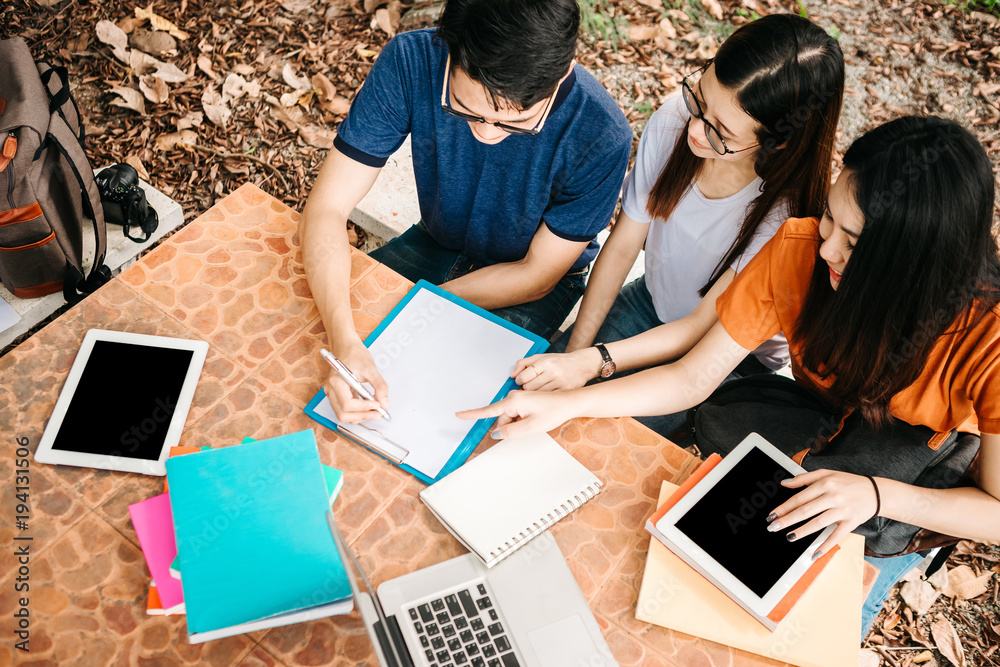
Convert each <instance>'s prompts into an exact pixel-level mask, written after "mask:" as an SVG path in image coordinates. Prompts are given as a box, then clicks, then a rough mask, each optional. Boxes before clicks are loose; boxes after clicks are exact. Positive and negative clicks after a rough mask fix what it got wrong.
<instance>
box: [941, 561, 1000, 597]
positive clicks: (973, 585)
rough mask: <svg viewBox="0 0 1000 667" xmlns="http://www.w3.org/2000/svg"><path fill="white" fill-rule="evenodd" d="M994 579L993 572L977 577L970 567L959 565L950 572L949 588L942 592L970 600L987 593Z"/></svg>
mask: <svg viewBox="0 0 1000 667" xmlns="http://www.w3.org/2000/svg"><path fill="white" fill-rule="evenodd" d="M992 577H993V573H992V572H986V573H985V574H982V575H979V576H978V577H977V576H976V571H975V570H973V569H972V568H971V567H969V566H968V565H959V566H958V567H953V568H952V569H950V570H949V571H948V586H947V587H945V588H944V590H942V591H941V592H942V593H944V594H945V595H947V596H949V597H953V598H959V599H961V600H968V599H970V598H974V597H978V596H980V595H982V594H983V593H985V592H986V587H987V585H988V584H989V582H990V580H991V579H992Z"/></svg>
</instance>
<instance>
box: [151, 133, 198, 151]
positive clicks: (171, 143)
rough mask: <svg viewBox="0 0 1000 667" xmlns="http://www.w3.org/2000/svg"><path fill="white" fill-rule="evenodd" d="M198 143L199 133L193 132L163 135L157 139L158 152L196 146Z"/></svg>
mask: <svg viewBox="0 0 1000 667" xmlns="http://www.w3.org/2000/svg"><path fill="white" fill-rule="evenodd" d="M197 143H198V133H197V132H193V131H191V130H181V131H180V132H172V133H170V134H161V135H160V136H158V137H157V138H156V150H158V151H169V150H171V149H173V148H176V147H177V146H194V145H195V144H197Z"/></svg>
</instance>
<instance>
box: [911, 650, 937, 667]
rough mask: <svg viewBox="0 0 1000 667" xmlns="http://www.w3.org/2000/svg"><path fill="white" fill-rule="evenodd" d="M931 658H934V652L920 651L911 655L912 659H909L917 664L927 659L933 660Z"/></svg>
mask: <svg viewBox="0 0 1000 667" xmlns="http://www.w3.org/2000/svg"><path fill="white" fill-rule="evenodd" d="M933 659H934V654H933V653H931V652H930V651H921V652H920V653H918V654H916V655H915V656H913V660H911V662H913V663H915V664H918V665H922V664H924V663H925V662H928V661H929V660H933Z"/></svg>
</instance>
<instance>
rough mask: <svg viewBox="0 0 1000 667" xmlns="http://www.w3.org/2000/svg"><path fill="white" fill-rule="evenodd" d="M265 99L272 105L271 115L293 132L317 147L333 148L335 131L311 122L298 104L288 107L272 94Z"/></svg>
mask: <svg viewBox="0 0 1000 667" xmlns="http://www.w3.org/2000/svg"><path fill="white" fill-rule="evenodd" d="M264 101H265V102H267V103H268V104H269V105H270V106H271V115H273V116H274V117H275V118H276V119H277V120H278V121H279V122H281V124H282V125H284V126H285V127H287V128H288V129H289V130H291V131H292V132H298V134H299V136H300V137H302V140H303V141H305V142H306V143H308V144H310V145H311V146H315V147H317V148H333V139H334V137H336V136H337V133H336V132H335V131H333V130H330V129H327V128H323V127H319V126H317V125H311V124H309V121H308V119H307V118H306V115H305V112H303V111H302V109H301V108H299V107H297V106H295V107H290V108H287V107H285V106H284V105H282V103H281V102H280V101H279V100H277V99H275V98H274V97H272V96H270V95H267V96H266V97H264Z"/></svg>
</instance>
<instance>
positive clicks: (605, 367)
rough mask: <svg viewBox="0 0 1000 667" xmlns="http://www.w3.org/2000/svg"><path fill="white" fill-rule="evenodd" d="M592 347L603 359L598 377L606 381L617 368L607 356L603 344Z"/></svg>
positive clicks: (609, 356) (606, 350) (606, 349)
mask: <svg viewBox="0 0 1000 667" xmlns="http://www.w3.org/2000/svg"><path fill="white" fill-rule="evenodd" d="M594 347H596V348H597V351H598V352H600V353H601V358H602V359H604V363H603V364H601V370H600V377H601V379H602V380H607V379H608V378H609V377H611V376H612V375H614V374H615V371H616V370H618V367H617V366H615V362H614V360H613V359H612V358H611V355H610V354H608V348H606V347H605V346H604V343H598V344H597V345H595V346H594Z"/></svg>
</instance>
